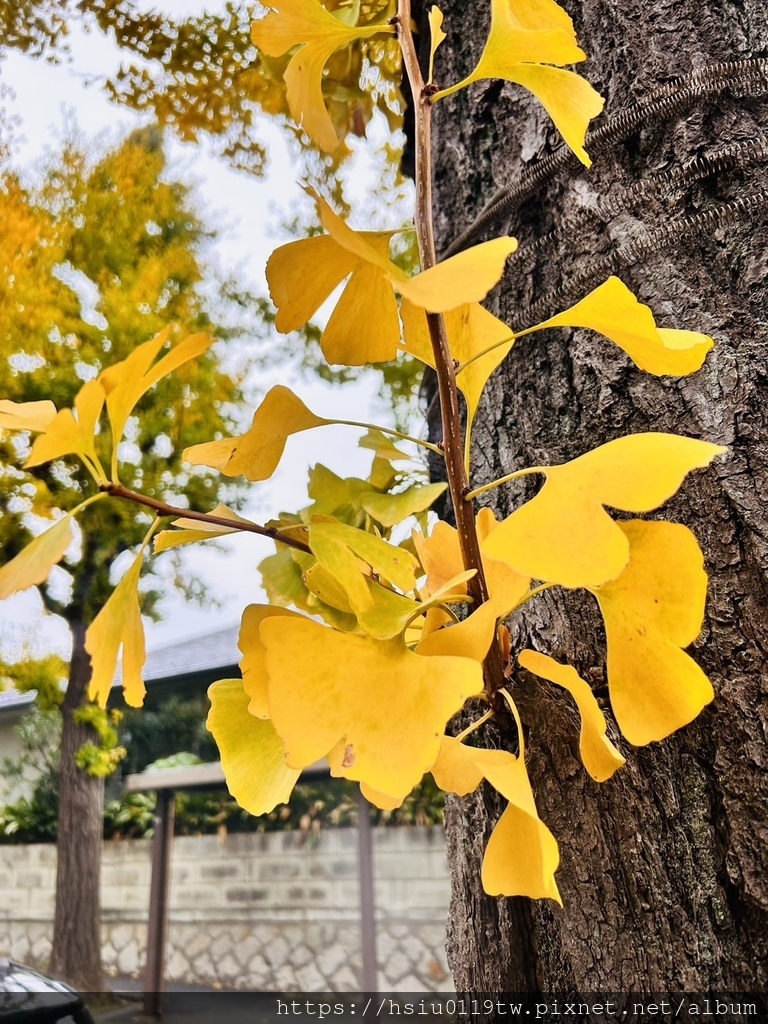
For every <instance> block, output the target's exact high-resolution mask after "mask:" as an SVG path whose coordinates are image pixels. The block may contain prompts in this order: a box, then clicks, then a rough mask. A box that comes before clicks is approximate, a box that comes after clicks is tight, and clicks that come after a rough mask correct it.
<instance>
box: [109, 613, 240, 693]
mask: <svg viewBox="0 0 768 1024" xmlns="http://www.w3.org/2000/svg"><path fill="white" fill-rule="evenodd" d="M239 631H240V626H239V625H235V626H227V627H226V628H225V629H215V630H211V631H208V632H205V633H197V634H196V635H195V636H189V637H185V638H184V639H182V640H174V641H173V642H172V643H169V644H164V645H163V646H162V647H156V648H155V649H154V650H153V651H152V650H151V651H149V652H148V654H147V661H146V664H145V665H144V673H143V674H144V680H145V682H146V683H147V685H151V684H152V682H153V681H155V680H160V679H172V678H173V677H174V676H186V675H189V674H191V673H193V672H206V671H209V670H211V669H219V668H227V667H229V666H232V665H237V664H238V662H239V661H240V658H241V657H242V654H241V653H240V650H239V648H238V646H237V636H238V633H239ZM112 685H113V686H120V685H121V673H120V670H119V669H118V671H117V674H116V676H115V681H114V683H113V684H112Z"/></svg>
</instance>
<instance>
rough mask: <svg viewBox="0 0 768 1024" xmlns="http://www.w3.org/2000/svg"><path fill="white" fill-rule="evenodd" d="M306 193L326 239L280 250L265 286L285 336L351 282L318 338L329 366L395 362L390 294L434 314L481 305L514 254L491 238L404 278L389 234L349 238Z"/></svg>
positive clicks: (510, 245)
mask: <svg viewBox="0 0 768 1024" xmlns="http://www.w3.org/2000/svg"><path fill="white" fill-rule="evenodd" d="M307 191H308V192H309V194H310V195H311V196H312V198H313V199H314V200H315V202H316V204H317V209H318V212H319V214H320V220H321V222H322V224H323V227H324V228H325V230H326V231H327V232H328V234H327V235H323V236H321V237H320V238H311V239H302V240H300V241H297V242H289V243H288V244H287V245H283V246H281V247H280V248H279V249H277V250H276V252H275V253H273V254H272V256H271V257H270V259H269V261H268V263H267V281H268V283H269V291H270V295H271V297H272V301H273V302H274V303H275V305H276V306H277V310H278V313H277V317H276V319H275V323H276V326H277V328H278V330H280V331H283V332H287V331H289V330H295V329H296V328H297V327H300V326H301V325H302V324H303V323H306V321H307V320H308V319H309V317H310V316H312V314H313V313H314V312H315V311H316V310H317V308H318V307H319V305H320V304H321V303H322V302H323V301H324V300H325V299H326V298H328V296H329V295H330V293H331V291H332V290H333V288H335V287H336V286H337V285H338V284H340V283H341V281H342V280H343V279H344V278H345V277H346V276H348V275H350V274H351V278H350V280H349V282H348V284H347V285H346V288H345V289H344V291H343V292H342V296H341V299H340V300H339V306H338V307H337V309H336V310H334V312H333V313H332V314H331V318H330V320H329V321H328V326H327V327H326V329H325V332H324V333H323V336H322V338H321V345H322V347H323V352H324V354H325V356H326V358H327V359H328V360H329V362H344V363H345V364H347V365H353V366H357V365H362V364H363V363H367V362H373V361H380V360H385V359H393V358H394V357H395V355H396V353H397V346H398V343H399V341H400V326H399V322H398V321H397V318H396V316H395V312H396V304H395V299H394V294H393V293H392V290H393V289H394V291H396V292H398V293H399V294H400V295H402V296H403V297H404V298H405V299H408V300H409V301H410V302H411V303H413V304H414V305H415V306H417V307H419V308H421V309H426V310H429V311H430V312H433V313H442V312H445V311H447V310H450V309H454V308H455V307H457V306H460V305H463V304H466V303H471V302H475V303H476V302H479V301H480V300H481V299H483V298H485V296H486V295H487V294H488V292H489V291H490V289H491V288H493V286H494V285H495V284H496V283H497V282H498V281H499V279H500V277H501V275H502V273H503V272H504V265H505V263H506V260H507V257H508V256H509V255H510V254H511V253H512V252H514V250H515V248H516V247H517V243H516V241H515V240H514V239H513V238H507V237H504V238H495V239H492V240H491V241H489V242H483V243H482V244H480V245H476V246H474V247H473V248H471V249H467V250H466V251H464V252H461V253H459V254H458V255H457V256H453V257H451V259H448V260H446V261H445V262H443V263H438V264H437V265H436V266H434V267H431V268H430V269H429V270H426V271H424V272H423V273H421V274H417V275H416V276H415V277H408V275H407V274H405V273H404V271H402V270H401V269H400V268H399V267H398V266H396V265H395V264H394V263H393V262H392V261H391V260H390V259H389V241H390V238H391V233H387V234H384V233H372V232H357V231H353V230H352V229H351V228H350V227H349V226H348V225H347V224H346V223H345V222H344V221H343V220H342V218H341V217H339V216H338V215H337V214H336V213H334V211H333V210H332V209H331V207H330V206H329V205H328V203H326V202H325V200H324V199H322V198H321V197H320V196H319V195H317V193H316V192H314V191H313V190H312V189H307ZM310 243H311V245H310ZM318 260H319V262H318ZM489 315H490V314H489Z"/></svg>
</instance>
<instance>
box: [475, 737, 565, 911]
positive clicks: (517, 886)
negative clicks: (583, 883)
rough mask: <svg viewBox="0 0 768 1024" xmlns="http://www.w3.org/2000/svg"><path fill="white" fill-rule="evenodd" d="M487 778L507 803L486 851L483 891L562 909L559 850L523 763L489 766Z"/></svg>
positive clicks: (511, 761) (513, 761)
mask: <svg viewBox="0 0 768 1024" xmlns="http://www.w3.org/2000/svg"><path fill="white" fill-rule="evenodd" d="M487 753H489V754H491V753H495V751H488V752H487ZM483 774H484V775H485V777H486V779H487V780H488V781H489V782H490V784H491V785H492V786H493V787H494V789H497V790H498V791H499V792H500V793H501V794H502V796H504V797H506V798H507V800H509V806H508V807H507V808H506V810H505V811H504V813H503V814H502V816H501V817H500V818H499V820H498V822H497V823H496V827H495V828H494V830H493V832H492V833H491V838H490V839H489V840H488V845H487V847H486V848H485V856H484V858H483V869H482V875H481V877H482V881H483V888H484V889H485V891H486V892H487V893H488V895H489V896H528V897H529V899H534V900H540V899H550V900H554V901H555V902H556V903H560V904H561V905H562V902H563V901H562V899H561V898H560V893H559V891H558V888H557V882H556V881H555V872H556V871H557V867H558V865H559V863H560V851H559V850H558V848H557V840H556V839H555V837H554V836H553V835H552V833H551V832H550V831H549V829H548V828H547V826H546V825H545V824H544V822H543V821H542V820H541V819H540V818H539V816H538V813H537V811H536V804H535V802H534V799H533V792H532V790H531V783H530V781H529V779H528V772H527V771H526V768H525V762H524V761H523V760H522V759H521V758H516V757H513V756H512V755H511V754H509V755H508V760H507V762H506V763H505V764H504V765H503V766H498V767H497V766H495V765H494V766H493V767H492V768H491V767H489V766H487V765H486V766H484V767H483Z"/></svg>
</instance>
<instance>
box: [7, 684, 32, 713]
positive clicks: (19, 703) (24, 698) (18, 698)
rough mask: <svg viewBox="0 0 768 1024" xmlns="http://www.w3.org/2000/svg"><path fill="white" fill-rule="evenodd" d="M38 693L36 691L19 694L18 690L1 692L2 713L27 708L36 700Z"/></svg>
mask: <svg viewBox="0 0 768 1024" xmlns="http://www.w3.org/2000/svg"><path fill="white" fill-rule="evenodd" d="M36 692H37V691H35V690H31V691H29V692H27V693H19V692H18V691H17V690H10V689H9V690H0V711H5V710H10V709H11V708H23V707H26V706H27V704H31V703H32V701H33V700H34V699H35V694H36Z"/></svg>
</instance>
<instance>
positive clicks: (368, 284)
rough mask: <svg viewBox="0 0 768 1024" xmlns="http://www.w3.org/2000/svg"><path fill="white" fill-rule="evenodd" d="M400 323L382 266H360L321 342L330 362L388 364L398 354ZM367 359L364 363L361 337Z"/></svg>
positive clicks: (393, 295) (357, 267)
mask: <svg viewBox="0 0 768 1024" xmlns="http://www.w3.org/2000/svg"><path fill="white" fill-rule="evenodd" d="M399 334H400V321H399V319H398V315H397V300H396V299H395V293H394V292H393V291H392V285H391V284H390V283H389V281H388V280H387V278H386V277H385V276H384V275H383V274H382V272H381V271H380V270H379V268H378V267H374V266H370V265H369V264H367V263H358V264H357V266H356V268H355V271H354V273H353V274H352V277H351V278H350V281H349V284H348V285H347V287H346V288H345V289H344V291H343V292H342V293H341V296H340V298H339V301H338V302H337V303H336V306H335V307H334V310H333V313H331V316H330V318H329V320H328V323H327V324H326V327H325V330H324V331H323V334H322V337H321V339H320V346H321V348H322V350H323V355H324V356H325V358H326V359H327V360H328V362H329V363H340V364H342V365H344V366H356V365H358V364H359V363H360V362H366V363H385V362H388V361H389V360H391V359H394V358H395V356H396V355H397V338H398V337H399ZM361 335H363V336H364V340H365V356H364V359H362V360H361V343H360V337H361Z"/></svg>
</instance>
